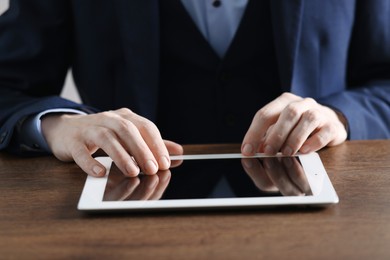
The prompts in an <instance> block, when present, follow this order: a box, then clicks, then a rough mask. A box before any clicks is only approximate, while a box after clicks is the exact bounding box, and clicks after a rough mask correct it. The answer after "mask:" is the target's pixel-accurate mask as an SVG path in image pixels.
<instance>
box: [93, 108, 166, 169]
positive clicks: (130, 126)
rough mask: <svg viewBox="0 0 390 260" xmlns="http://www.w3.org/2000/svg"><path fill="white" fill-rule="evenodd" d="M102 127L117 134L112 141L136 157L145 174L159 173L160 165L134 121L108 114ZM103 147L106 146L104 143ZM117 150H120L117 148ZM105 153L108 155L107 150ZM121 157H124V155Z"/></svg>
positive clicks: (120, 162) (119, 165)
mask: <svg viewBox="0 0 390 260" xmlns="http://www.w3.org/2000/svg"><path fill="white" fill-rule="evenodd" d="M101 125H102V126H103V127H105V128H107V129H109V130H111V131H112V132H113V133H114V134H115V138H112V141H113V142H115V144H117V143H118V142H119V144H120V145H121V146H122V147H123V149H124V150H125V151H126V152H127V153H130V154H131V155H132V156H133V157H134V159H135V161H136V163H137V164H138V166H139V167H140V168H141V170H142V172H143V173H145V174H155V173H156V172H157V171H158V163H157V161H156V159H155V156H154V155H153V153H152V151H151V150H150V147H149V146H148V145H147V144H146V142H145V140H144V137H143V136H142V135H141V133H140V129H138V127H137V126H136V125H135V124H134V123H133V122H132V121H130V120H128V119H126V118H123V117H121V116H119V115H117V114H115V113H113V112H110V113H108V112H107V113H105V115H104V117H102V119H101ZM103 137H104V136H103ZM118 140H119V141H118ZM161 142H162V141H161ZM101 145H104V143H103V144H101ZM106 146H107V144H106ZM163 146H164V148H163V149H165V150H166V148H165V145H163ZM100 147H101V146H100ZM102 149H103V147H102ZM117 149H120V148H119V147H117ZM103 150H105V149H103ZM120 150H121V149H120ZM105 152H106V153H108V151H106V150H105ZM121 152H122V150H121ZM120 155H121V156H124V155H123V154H122V153H121V154H120ZM128 156H130V155H128ZM112 159H114V158H112ZM119 159H121V158H119ZM124 163H125V162H123V161H119V163H118V167H120V168H121V165H123V164H124ZM128 163H130V161H128ZM121 170H123V169H121ZM133 176H134V175H133Z"/></svg>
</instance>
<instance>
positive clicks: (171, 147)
mask: <svg viewBox="0 0 390 260" xmlns="http://www.w3.org/2000/svg"><path fill="white" fill-rule="evenodd" d="M164 143H165V146H166V147H167V149H168V152H169V154H170V155H182V154H183V153H184V150H183V146H181V145H180V144H178V143H175V142H172V141H169V140H164ZM182 163H183V160H171V166H170V168H175V167H178V166H180V165H181V164H182Z"/></svg>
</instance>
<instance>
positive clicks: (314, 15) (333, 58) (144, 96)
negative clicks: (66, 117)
mask: <svg viewBox="0 0 390 260" xmlns="http://www.w3.org/2000/svg"><path fill="white" fill-rule="evenodd" d="M270 2H271V16H272V24H273V33H274V42H275V49H276V55H277V61H278V68H279V75H280V80H281V82H282V88H283V90H284V91H289V92H292V93H295V94H297V95H300V96H303V97H313V98H315V99H316V100H317V101H318V102H320V103H323V104H326V105H329V106H331V107H333V108H336V109H338V110H340V111H341V112H342V113H343V114H344V115H345V116H346V118H347V119H348V123H349V131H350V132H349V138H350V139H374V138H389V137H390V1H387V0H356V1H352V0H327V1H323V0H310V1H308V0H289V1H283V0H273V1H270ZM69 67H71V68H72V70H73V75H74V79H75V82H76V85H77V87H78V89H79V92H80V95H81V97H82V100H83V102H84V104H83V105H80V104H76V103H73V102H70V101H67V100H64V99H62V98H60V97H58V95H59V93H60V91H61V89H62V86H63V82H64V77H65V74H66V72H67V70H68V68H69ZM158 75H159V10H158V0H132V1H128V0H112V1H105V0H83V1H78V0H73V1H71V0H56V1H51V0H34V1H23V0H11V3H10V9H9V10H8V11H7V12H6V13H5V14H3V15H2V16H1V17H0V149H4V148H5V147H7V145H8V144H9V142H10V138H11V135H12V133H13V131H14V129H15V126H17V123H18V121H19V120H20V119H21V118H23V117H25V116H27V115H30V114H34V113H37V112H39V111H42V110H45V109H48V108H57V107H69V108H78V109H82V110H87V111H91V109H90V108H91V107H93V108H96V109H98V110H108V109H116V108H120V107H128V108H130V109H132V110H133V111H135V112H136V113H139V114H141V115H143V116H145V117H147V118H149V119H151V120H154V119H155V116H156V107H157V98H158V85H159V84H158V83H159V82H158ZM87 106H88V107H87ZM92 110H93V109H92Z"/></svg>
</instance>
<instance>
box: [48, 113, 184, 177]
mask: <svg viewBox="0 0 390 260" xmlns="http://www.w3.org/2000/svg"><path fill="white" fill-rule="evenodd" d="M42 132H43V135H44V137H45V138H46V141H47V143H48V145H49V147H50V149H51V150H52V152H53V154H54V155H55V156H56V157H57V158H58V159H60V160H62V161H73V160H74V161H75V162H76V163H77V164H78V165H79V166H80V167H81V169H83V171H85V172H86V173H88V174H90V175H92V176H96V177H99V176H100V177H102V176H104V174H105V167H104V166H103V165H102V164H100V163H99V162H98V161H97V160H95V159H94V158H92V156H91V155H92V154H93V153H95V152H96V151H97V150H98V149H99V148H101V149H102V150H103V151H104V152H105V153H106V154H107V155H108V156H110V157H111V159H112V160H113V161H114V162H115V164H116V165H118V167H119V169H120V170H121V171H122V172H123V173H124V174H125V175H127V176H137V175H138V173H139V172H140V170H142V172H144V173H145V174H149V175H150V174H155V173H157V171H158V170H167V169H168V168H169V166H170V164H171V162H170V159H169V154H182V153H183V149H182V147H181V146H180V145H179V144H176V143H174V142H170V141H166V140H163V139H162V138H161V135H160V132H159V131H158V129H157V127H156V126H155V125H154V124H153V123H152V122H151V121H149V120H147V119H146V118H143V117H141V116H139V115H137V114H135V113H133V112H132V111H130V110H129V109H125V108H122V109H119V110H115V111H108V112H102V113H98V114H91V115H73V114H50V115H48V116H46V117H44V118H43V119H42Z"/></svg>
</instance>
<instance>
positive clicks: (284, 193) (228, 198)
mask: <svg viewBox="0 0 390 260" xmlns="http://www.w3.org/2000/svg"><path fill="white" fill-rule="evenodd" d="M98 160H99V161H100V162H102V163H103V164H104V165H105V167H106V169H107V174H106V176H105V177H104V178H94V177H91V176H88V177H87V180H86V183H85V186H84V189H83V191H82V194H81V198H80V201H79V204H78V209H79V210H82V211H94V212H96V211H115V210H116V211H126V210H128V211H151V210H156V211H160V210H183V209H185V210H200V209H213V210H215V209H228V208H229V209H238V208H260V207H270V206H294V205H305V206H326V205H330V204H335V203H338V197H337V194H336V192H335V190H334V188H333V186H332V184H331V182H330V180H329V178H328V175H327V173H326V171H325V169H324V166H323V164H322V162H321V160H320V157H319V156H318V154H317V153H311V154H306V155H297V156H292V157H284V156H280V155H277V156H265V155H263V154H257V155H255V156H253V157H245V156H243V155H241V154H208V155H181V156H172V157H171V160H172V165H173V166H175V165H176V167H172V168H171V169H170V170H165V171H159V172H158V173H157V174H156V175H145V174H142V173H141V174H140V175H139V176H137V177H132V178H130V177H125V176H124V175H123V174H122V173H121V172H120V170H119V169H118V168H117V166H116V165H115V164H114V163H113V162H112V160H111V159H110V158H109V157H100V158H98ZM177 165H178V166H177Z"/></svg>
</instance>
